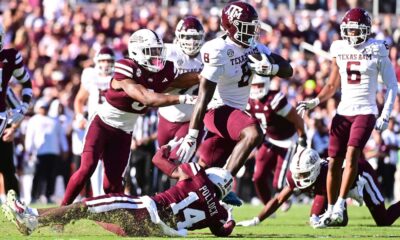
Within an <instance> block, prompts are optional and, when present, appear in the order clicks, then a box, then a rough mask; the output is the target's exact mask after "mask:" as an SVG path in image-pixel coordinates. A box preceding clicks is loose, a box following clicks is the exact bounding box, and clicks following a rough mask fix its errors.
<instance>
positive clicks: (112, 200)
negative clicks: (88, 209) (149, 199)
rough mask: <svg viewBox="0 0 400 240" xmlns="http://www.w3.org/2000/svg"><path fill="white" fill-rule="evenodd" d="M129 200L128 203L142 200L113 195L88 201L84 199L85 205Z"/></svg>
mask: <svg viewBox="0 0 400 240" xmlns="http://www.w3.org/2000/svg"><path fill="white" fill-rule="evenodd" d="M116 201H118V202H130V203H142V202H143V201H142V200H141V199H139V198H131V197H127V196H113V197H106V198H100V199H94V200H90V201H86V205H88V206H91V205H97V204H108V203H112V202H116Z"/></svg>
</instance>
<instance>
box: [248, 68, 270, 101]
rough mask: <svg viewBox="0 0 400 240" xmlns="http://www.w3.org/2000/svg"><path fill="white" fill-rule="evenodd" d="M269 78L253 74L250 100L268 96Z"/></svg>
mask: <svg viewBox="0 0 400 240" xmlns="http://www.w3.org/2000/svg"><path fill="white" fill-rule="evenodd" d="M270 84H271V78H270V77H265V76H260V75H258V74H255V73H253V75H252V76H251V88H250V98H251V99H261V98H263V97H265V95H267V94H268V91H269V86H270Z"/></svg>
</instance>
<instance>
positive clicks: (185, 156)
mask: <svg viewBox="0 0 400 240" xmlns="http://www.w3.org/2000/svg"><path fill="white" fill-rule="evenodd" d="M198 135H199V130H197V129H189V132H188V134H187V135H186V136H185V138H184V139H183V142H182V144H181V145H180V146H179V149H178V151H177V152H176V155H178V157H179V161H180V162H181V163H187V162H189V161H190V159H191V158H192V156H193V154H194V152H195V151H196V140H197V137H198Z"/></svg>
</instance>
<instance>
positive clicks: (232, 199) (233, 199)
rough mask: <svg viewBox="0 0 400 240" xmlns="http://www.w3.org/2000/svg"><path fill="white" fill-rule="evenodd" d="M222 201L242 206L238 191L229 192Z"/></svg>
mask: <svg viewBox="0 0 400 240" xmlns="http://www.w3.org/2000/svg"><path fill="white" fill-rule="evenodd" d="M222 202H224V203H226V204H230V205H233V206H237V207H240V206H242V204H243V203H242V200H240V198H239V197H238V195H236V193H234V192H229V193H228V194H227V195H226V196H225V197H224V198H223V199H222Z"/></svg>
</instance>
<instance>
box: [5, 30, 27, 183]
mask: <svg viewBox="0 0 400 240" xmlns="http://www.w3.org/2000/svg"><path fill="white" fill-rule="evenodd" d="M4 41H5V31H4V28H3V26H2V25H0V152H1V155H2V157H4V158H2V160H1V161H0V171H2V173H3V176H4V178H5V185H6V186H5V187H6V189H10V188H11V187H12V188H13V189H18V181H17V179H16V177H15V166H14V162H13V160H14V158H13V156H14V147H13V141H12V140H13V139H12V138H13V135H14V131H15V130H16V129H17V128H18V126H19V123H20V122H21V121H22V119H23V118H24V115H25V114H26V113H27V112H28V109H29V104H30V102H31V98H32V83H31V79H30V76H29V73H28V72H27V71H26V69H25V66H24V64H23V59H22V55H21V53H20V52H19V51H18V50H16V49H15V48H7V49H5V48H4V44H5V42H4ZM12 77H14V78H15V79H16V80H17V82H18V83H19V84H21V85H22V93H21V95H22V102H20V101H19V100H18V99H17V100H15V97H14V93H13V92H12V91H9V90H8V89H9V82H10V79H11V78H12ZM7 99H8V100H7ZM7 101H8V103H9V104H11V105H10V107H11V110H8V109H7ZM8 124H9V126H11V127H7V125H8ZM3 133H4V135H3ZM3 171H4V172H3Z"/></svg>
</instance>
